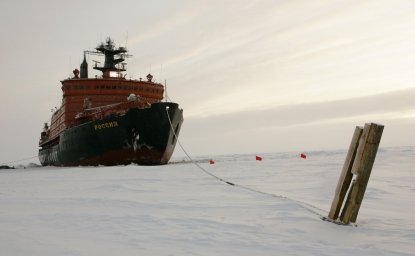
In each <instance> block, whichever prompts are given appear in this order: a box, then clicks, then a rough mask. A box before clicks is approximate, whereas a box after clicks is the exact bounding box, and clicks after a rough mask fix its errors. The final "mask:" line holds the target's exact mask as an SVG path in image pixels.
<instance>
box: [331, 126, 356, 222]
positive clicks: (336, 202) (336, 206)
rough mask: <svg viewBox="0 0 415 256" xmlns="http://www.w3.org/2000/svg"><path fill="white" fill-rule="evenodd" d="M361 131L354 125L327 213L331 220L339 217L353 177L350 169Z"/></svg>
mask: <svg viewBox="0 0 415 256" xmlns="http://www.w3.org/2000/svg"><path fill="white" fill-rule="evenodd" d="M362 131H363V128H362V127H359V126H356V129H355V130H354V133H353V137H352V141H351V142H350V147H349V152H347V156H346V160H345V161H344V165H343V169H342V172H341V174H340V178H339V182H338V183H337V187H336V192H335V194H334V199H333V202H332V204H331V208H330V212H329V215H328V217H329V218H330V219H332V220H336V219H337V218H338V217H339V212H340V209H341V207H342V205H343V201H344V197H345V196H346V193H347V190H348V189H349V186H350V182H351V180H352V178H353V174H352V172H351V170H352V166H353V162H354V159H355V156H356V152H357V148H358V145H359V139H360V136H361V135H362Z"/></svg>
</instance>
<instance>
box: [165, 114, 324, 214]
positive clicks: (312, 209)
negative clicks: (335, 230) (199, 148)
mask: <svg viewBox="0 0 415 256" xmlns="http://www.w3.org/2000/svg"><path fill="white" fill-rule="evenodd" d="M166 112H167V118H168V119H169V123H170V127H171V130H172V132H173V135H174V137H175V138H176V141H177V143H178V144H179V146H180V148H181V149H182V151H183V152H184V153H185V155H186V156H187V157H188V158H189V160H190V162H191V163H193V164H194V165H196V166H197V167H198V168H199V169H200V170H201V171H203V172H204V173H205V174H207V175H209V176H211V177H213V178H215V179H217V180H219V181H221V182H224V183H226V184H228V185H231V186H234V187H239V188H242V189H245V190H248V191H251V192H254V193H258V194H262V195H267V196H271V197H275V198H279V199H282V200H288V201H291V202H293V203H295V204H297V205H298V206H300V207H302V208H303V209H305V210H306V211H308V212H310V213H312V214H314V215H317V216H318V217H319V218H320V219H323V220H324V219H325V218H326V217H325V216H324V215H322V214H321V213H319V212H317V210H318V211H321V212H324V211H325V210H323V209H321V208H319V207H317V206H315V205H312V204H309V203H306V202H304V201H300V200H296V199H293V198H290V197H287V196H283V195H276V194H272V193H268V192H263V191H260V190H257V189H253V188H250V187H247V186H244V185H240V184H237V183H234V182H230V181H227V180H225V179H222V178H220V177H218V176H216V175H214V174H213V173H211V172H209V171H208V170H206V169H205V168H203V166H201V165H200V164H198V163H197V162H196V161H194V160H193V159H192V157H191V156H190V155H189V153H187V151H186V149H185V148H184V147H183V145H182V144H181V143H180V140H179V138H178V136H177V134H176V132H175V131H174V128H173V124H172V122H171V119H170V114H169V107H166Z"/></svg>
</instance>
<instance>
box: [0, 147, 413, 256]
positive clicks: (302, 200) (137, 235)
mask: <svg viewBox="0 0 415 256" xmlns="http://www.w3.org/2000/svg"><path fill="white" fill-rule="evenodd" d="M299 153H301V152H299ZM299 153H298V154H297V153H274V154H270V153H269V154H261V156H262V157H263V160H262V161H255V155H254V154H253V155H226V156H207V157H198V158H196V160H197V162H198V164H200V166H202V167H203V168H205V169H206V170H208V171H209V172H212V173H213V174H214V175H216V176H218V177H220V178H222V179H224V180H226V181H229V182H232V183H235V184H239V185H242V186H246V187H249V188H251V189H254V190H259V191H262V192H266V193H270V194H274V195H276V196H270V195H266V194H261V193H255V192H252V191H249V190H245V189H243V188H241V187H236V186H230V185H228V184H226V183H224V182H221V181H219V180H217V179H215V178H213V177H211V176H209V175H206V174H205V173H204V172H202V171H201V170H200V169H199V168H198V167H197V166H196V165H194V164H192V163H188V162H186V163H183V162H181V161H180V160H181V159H173V160H176V161H177V163H174V164H169V165H164V166H152V167H151V166H136V165H130V166H116V167H76V168H56V167H42V168H26V169H16V170H0V255H22V256H23V255H31V256H35V255H42V256H47V255H51V256H52V255H53V256H55V255H82V256H91V255H100V256H104V255H376V256H379V255H414V252H415V217H414V216H413V214H414V210H415V204H414V203H413V199H412V197H413V195H414V192H415V175H414V166H415V147H400V148H380V150H379V152H378V155H377V158H376V161H375V165H374V168H373V170H372V174H371V178H370V180H369V184H368V188H367V190H366V195H365V198H364V200H363V203H362V207H361V209H360V212H359V215H358V218H357V225H350V226H340V225H336V224H333V223H329V222H325V221H322V220H320V215H322V216H325V215H327V213H328V211H329V208H330V204H331V201H332V199H333V196H334V190H335V188H336V185H337V181H338V178H339V176H340V171H341V168H342V165H343V162H344V159H345V157H346V151H345V150H341V151H319V152H308V153H307V159H302V158H301V157H300V156H299ZM211 158H212V159H214V160H215V164H214V165H210V164H209V159H211Z"/></svg>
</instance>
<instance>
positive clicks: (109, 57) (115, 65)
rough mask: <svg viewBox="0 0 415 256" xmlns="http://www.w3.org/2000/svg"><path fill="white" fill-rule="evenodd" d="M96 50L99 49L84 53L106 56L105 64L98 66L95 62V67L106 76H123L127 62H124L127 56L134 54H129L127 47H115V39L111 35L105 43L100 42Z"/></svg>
mask: <svg viewBox="0 0 415 256" xmlns="http://www.w3.org/2000/svg"><path fill="white" fill-rule="evenodd" d="M95 50H97V51H85V52H84V53H87V54H92V55H99V56H105V62H104V65H103V66H98V64H97V62H95V66H94V69H96V70H99V71H101V72H102V77H104V78H110V77H111V78H113V77H117V78H121V77H122V73H121V72H123V71H126V70H127V69H126V67H125V65H126V63H123V61H124V60H125V58H128V57H131V56H132V55H130V54H127V49H126V48H125V47H118V48H117V47H115V46H114V41H112V40H111V38H110V37H108V38H107V40H106V41H105V43H101V44H99V45H98V46H97V47H96V48H95Z"/></svg>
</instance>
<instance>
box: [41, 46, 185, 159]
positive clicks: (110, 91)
mask: <svg viewBox="0 0 415 256" xmlns="http://www.w3.org/2000/svg"><path fill="white" fill-rule="evenodd" d="M95 49H96V51H85V52H84V60H83V62H82V64H81V65H80V70H78V69H75V70H74V71H73V77H72V78H69V79H65V80H63V81H61V83H62V92H63V99H62V105H61V107H60V108H59V109H57V110H56V111H55V112H54V113H53V115H52V118H51V123H50V126H48V125H47V124H45V129H44V131H43V132H42V136H41V140H40V143H39V144H40V146H41V147H42V149H41V150H40V153H39V156H40V157H41V156H44V159H45V161H43V162H42V158H41V162H42V163H45V164H54V165H66V164H64V163H62V161H61V160H59V159H57V160H56V161H55V160H54V161H52V160H48V159H52V158H54V156H53V155H51V156H49V155H48V154H43V155H42V154H41V152H42V150H43V149H50V148H51V147H53V146H56V145H59V144H62V141H61V136H62V134H63V133H64V132H65V131H67V130H68V129H70V128H72V127H76V126H78V125H80V124H84V123H86V122H94V121H95V122H96V121H99V120H100V119H103V118H108V117H109V116H121V115H126V114H127V112H128V111H129V110H130V109H142V110H144V109H146V108H151V107H152V105H153V104H155V103H162V102H161V101H162V99H163V95H164V86H163V85H162V84H160V83H155V82H154V81H153V76H152V75H151V74H148V75H147V77H146V80H142V79H139V80H132V79H127V78H126V75H125V74H123V72H124V71H126V64H125V63H124V60H125V58H127V57H130V56H131V55H128V54H127V49H126V48H124V47H115V46H114V42H113V41H112V40H111V39H110V38H108V39H107V40H106V42H105V43H101V44H100V45H98V46H97V47H96V48H95ZM86 54H90V55H102V56H105V62H104V64H103V65H100V64H99V62H95V65H94V67H93V68H94V69H96V70H99V71H101V72H102V76H100V77H98V76H95V77H94V78H89V77H88V64H87V61H86ZM127 98H128V99H127ZM166 104H175V103H166ZM176 105H177V104H176ZM168 106H172V105H168ZM180 111H181V110H180ZM166 120H167V121H168V119H166ZM181 122H182V117H181V121H180V124H181ZM97 125H98V124H97ZM136 126H137V125H136ZM138 126H139V125H138ZM126 129H129V127H127V128H126ZM61 146H65V145H61ZM62 150H63V149H62V148H58V151H59V152H58V153H54V154H57V155H59V156H60V158H65V157H64V156H63V155H62V154H60V153H61V152H60V151H62ZM160 150H161V151H163V150H162V149H160ZM92 151H94V150H92ZM84 154H87V155H88V152H80V156H79V158H86V156H84ZM92 155H93V154H92ZM55 158H56V157H55ZM138 158H140V156H139V155H137V159H136V160H133V161H131V162H137V163H141V162H142V161H141V162H140V161H139V160H138ZM129 161H130V160H127V161H121V160H120V161H119V162H120V163H124V162H129ZM55 162H56V163H55ZM73 162H74V163H72V160H71V163H70V164H69V165H76V161H73ZM103 162H104V164H105V161H103ZM144 162H145V161H144ZM100 163H101V162H99V163H98V164H100ZM117 163H118V162H114V163H109V164H117ZM161 163H165V159H164V160H163V161H162V162H161ZM80 164H82V161H81V162H80ZM87 164H89V163H88V162H87ZM91 164H95V163H91ZM144 164H146V163H144ZM148 164H152V162H151V161H148ZM154 164H157V160H155V161H154Z"/></svg>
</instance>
